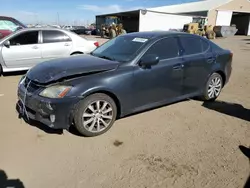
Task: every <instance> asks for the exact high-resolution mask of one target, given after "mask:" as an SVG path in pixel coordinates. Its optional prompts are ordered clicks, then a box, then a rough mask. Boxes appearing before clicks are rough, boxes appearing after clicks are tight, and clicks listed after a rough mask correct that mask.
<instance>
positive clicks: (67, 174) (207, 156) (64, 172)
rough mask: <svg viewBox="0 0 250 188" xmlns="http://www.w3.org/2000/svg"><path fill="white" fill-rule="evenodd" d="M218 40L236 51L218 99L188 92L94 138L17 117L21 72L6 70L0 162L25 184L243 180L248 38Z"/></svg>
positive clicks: (225, 185) (140, 185)
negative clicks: (188, 96)
mask: <svg viewBox="0 0 250 188" xmlns="http://www.w3.org/2000/svg"><path fill="white" fill-rule="evenodd" d="M216 43H218V44H220V45H221V46H223V47H225V48H228V49H231V50H232V51H233V52H234V62H233V74H232V77H231V80H230V83H229V84H228V85H227V86H226V87H225V88H224V90H223V92H222V94H221V96H220V98H219V99H218V101H217V102H215V103H214V104H210V105H209V104H203V102H201V101H196V100H188V101H184V102H179V103H176V104H173V105H169V106H166V107H162V108H158V109H155V110H152V111H148V112H145V113H141V114H138V115H134V116H130V117H127V118H124V119H121V120H119V121H117V122H116V123H115V125H114V127H113V128H112V129H111V130H110V131H109V132H108V133H106V134H104V135H102V136H99V137H95V138H84V137H80V136H77V135H75V134H72V133H70V132H67V131H64V132H63V134H60V133H59V132H53V131H50V130H48V129H45V130H42V129H41V128H38V127H35V126H30V125H28V124H26V123H25V122H24V121H23V120H20V119H18V117H17V113H16V111H15V103H16V89H17V83H18V80H19V79H20V77H21V75H9V76H5V77H1V78H0V104H1V108H0V120H1V123H0V149H1V150H0V152H1V154H0V169H2V170H3V171H4V172H5V173H6V174H7V176H8V180H14V179H20V181H22V182H23V184H24V186H25V187H26V188H83V187H84V188H99V187H100V188H101V187H103V188H128V187H131V188H156V187H157V188H163V187H164V188H165V187H178V188H179V187H180V188H191V187H197V188H201V187H202V188H238V187H239V188H240V187H243V186H244V184H245V182H246V180H247V178H248V176H249V169H250V167H249V160H248V159H247V157H245V156H244V155H243V154H242V153H241V151H240V150H239V145H244V146H247V147H249V145H250V110H249V109H250V95H249V93H250V56H249V53H250V38H247V37H234V38H231V39H218V40H216ZM3 179H4V178H3V172H0V184H1V181H3ZM8 180H6V181H8ZM13 182H15V181H12V183H13ZM10 183H11V182H10Z"/></svg>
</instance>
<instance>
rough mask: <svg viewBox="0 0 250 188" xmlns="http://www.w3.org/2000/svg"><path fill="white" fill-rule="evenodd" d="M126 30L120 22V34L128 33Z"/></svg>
mask: <svg viewBox="0 0 250 188" xmlns="http://www.w3.org/2000/svg"><path fill="white" fill-rule="evenodd" d="M126 33H127V32H126V30H125V29H124V28H123V25H122V24H119V25H118V35H124V34H126Z"/></svg>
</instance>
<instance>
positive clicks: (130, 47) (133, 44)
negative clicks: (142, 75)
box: [91, 35, 149, 62]
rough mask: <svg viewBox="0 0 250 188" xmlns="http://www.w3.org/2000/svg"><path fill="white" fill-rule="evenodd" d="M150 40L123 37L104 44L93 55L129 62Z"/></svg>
mask: <svg viewBox="0 0 250 188" xmlns="http://www.w3.org/2000/svg"><path fill="white" fill-rule="evenodd" d="M148 40H149V39H148V38H141V37H135V36H129V35H123V36H119V37H116V38H114V39H112V40H110V41H108V42H106V43H104V44H103V45H102V46H100V47H99V48H97V49H96V50H94V51H93V52H92V53H91V54H92V55H93V56H97V57H100V58H104V59H109V60H114V61H119V62H129V61H131V60H133V59H134V58H135V56H136V55H137V54H138V52H139V51H140V50H141V48H142V47H143V46H144V45H145V44H146V43H147V42H148Z"/></svg>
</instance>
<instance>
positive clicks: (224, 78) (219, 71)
mask: <svg viewBox="0 0 250 188" xmlns="http://www.w3.org/2000/svg"><path fill="white" fill-rule="evenodd" d="M215 73H217V74H219V75H220V76H221V77H222V81H223V85H222V86H223V87H224V86H225V83H226V74H225V73H224V72H223V71H222V70H218V71H215Z"/></svg>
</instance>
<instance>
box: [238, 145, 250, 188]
mask: <svg viewBox="0 0 250 188" xmlns="http://www.w3.org/2000/svg"><path fill="white" fill-rule="evenodd" d="M239 149H240V151H241V152H242V153H243V154H244V155H245V156H246V157H247V158H248V159H249V164H250V148H247V147H245V146H242V145H240V146H239ZM249 187H250V172H249V177H248V179H247V181H246V183H245V186H244V188H249Z"/></svg>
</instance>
